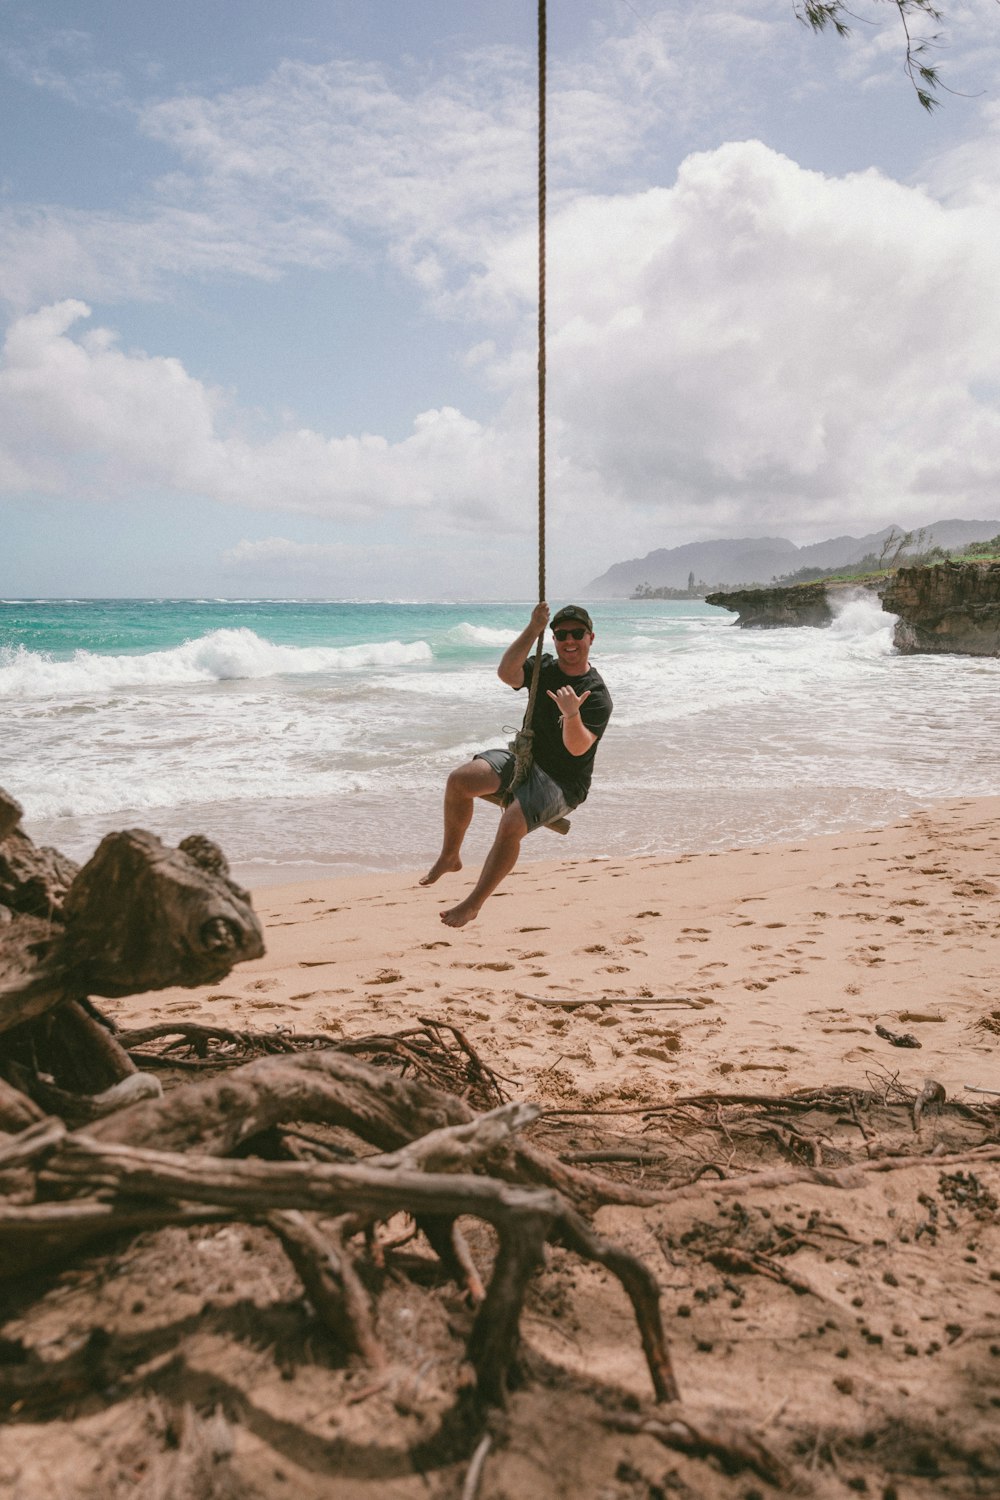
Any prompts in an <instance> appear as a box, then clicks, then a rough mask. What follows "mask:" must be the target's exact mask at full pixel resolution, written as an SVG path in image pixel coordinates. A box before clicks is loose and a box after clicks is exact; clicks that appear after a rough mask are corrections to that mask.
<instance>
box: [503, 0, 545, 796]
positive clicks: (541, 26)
mask: <svg viewBox="0 0 1000 1500" xmlns="http://www.w3.org/2000/svg"><path fill="white" fill-rule="evenodd" d="M545 4H546V0H538V602H539V603H540V604H541V603H542V601H543V600H544V598H545V379H546V365H545V292H546V288H545V259H546V243H545V218H546V212H545V211H546V167H545V154H546V110H545V104H546V93H547V89H546V63H547V54H548V35H547V32H548V28H547V20H546V13H545ZM543 644H544V631H543V632H542V634H541V635H540V636H539V637H538V645H537V647H536V649H535V664H534V671H533V672H532V674H531V687H530V688H529V690H528V706H527V708H526V709H525V712H524V723H523V724H522V726H521V728H520V729H519V730H518V732H517V734H516V735H515V736H514V739H513V741H512V743H511V749H512V750H513V752H514V775H513V777H512V778H511V783H510V787H509V788H508V790H507V792H506V793H505V794H504V798H503V803H504V806H505V807H507V806H509V805H510V803H511V802H512V800H513V797H514V792H515V790H516V789H517V787H519V786H520V785H521V783H522V782H523V781H524V780H525V778H526V777H527V775H528V773H529V771H530V770H531V762H532V753H531V747H532V741H533V740H534V737H535V735H534V730H533V729H531V727H530V725H531V720H532V716H533V714H534V712H535V700H536V698H537V697H538V682H539V678H540V677H541V666H542V647H543Z"/></svg>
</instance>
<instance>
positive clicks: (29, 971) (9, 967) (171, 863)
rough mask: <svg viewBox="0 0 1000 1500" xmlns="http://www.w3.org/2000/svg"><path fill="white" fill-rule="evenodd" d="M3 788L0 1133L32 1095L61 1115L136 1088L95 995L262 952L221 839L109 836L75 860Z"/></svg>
mask: <svg viewBox="0 0 1000 1500" xmlns="http://www.w3.org/2000/svg"><path fill="white" fill-rule="evenodd" d="M20 817H21V809H20V806H19V805H18V803H17V802H16V801H15V800H14V798H13V797H11V796H10V795H9V794H8V793H6V792H4V791H2V790H0V1130H7V1131H15V1130H18V1129H23V1128H24V1126H25V1125H26V1124H27V1123H28V1119H27V1118H25V1110H26V1109H28V1108H29V1106H30V1104H31V1103H34V1105H36V1106H38V1107H39V1108H40V1109H41V1110H43V1111H47V1112H50V1113H57V1114H59V1115H60V1116H61V1117H62V1118H64V1119H66V1120H67V1121H69V1122H70V1123H74V1124H78V1123H82V1122H84V1121H89V1120H93V1119H95V1118H98V1117H100V1116H101V1115H103V1114H106V1113H108V1112H109V1111H111V1110H113V1109H117V1108H120V1107H121V1106H122V1105H123V1104H125V1103H129V1102H132V1101H133V1100H135V1099H136V1098H138V1097H141V1096H142V1095H143V1094H144V1093H145V1094H150V1093H159V1085H158V1084H157V1083H154V1082H153V1081H152V1080H146V1081H145V1082H142V1081H139V1080H138V1079H137V1075H138V1068H137V1065H136V1064H135V1063H134V1062H133V1061H132V1059H131V1058H130V1057H129V1055H128V1053H127V1051H126V1049H125V1048H124V1047H123V1046H122V1044H121V1043H120V1042H119V1040H118V1039H117V1037H116V1036H115V1033H114V1027H113V1025H112V1024H111V1023H110V1022H109V1021H107V1020H106V1018H105V1017H104V1016H102V1015H101V1013H100V1012H99V1011H98V1010H97V1009H96V1007H95V1006H94V1005H93V1004H92V1003H91V1001H90V999H89V997H90V996H91V995H109V996H118V995H128V994H136V993H141V992H142V991H145V990H151V989H163V988H165V987H167V986H168V985H189V986H190V985H197V984H204V983H208V982H212V981H214V980H217V979H221V978H222V977H223V976H224V975H225V974H227V973H228V972H229V970H230V969H231V968H232V966H233V964H235V963H238V962H241V961H242V960H244V959H248V958H256V957H259V955H260V954H261V953H262V952H263V951H264V944H263V937H262V933H261V928H260V924H259V922H258V920H257V918H256V916H255V915H254V912H253V909H252V907H251V906H250V900H249V897H248V896H247V894H246V892H245V891H243V890H241V889H240V887H239V886H237V885H235V884H234V883H233V882H232V881H231V880H230V879H229V872H228V866H227V864H226V860H225V856H224V855H223V854H222V852H221V850H219V849H218V848H216V846H215V845H214V844H212V843H211V842H210V841H209V840H208V839H205V838H203V837H202V836H201V835H198V834H195V835H192V836H191V837H190V838H187V839H185V840H183V842H182V843H181V845H180V847H179V848H178V849H166V848H164V846H163V845H162V844H161V843H160V841H159V839H157V838H156V837H155V836H154V835H153V834H151V833H145V832H142V831H141V830H136V829H134V830H132V831H130V832H124V833H112V834H109V835H108V836H107V838H105V839H104V840H103V842H102V843H101V845H100V846H99V848H98V849H97V852H96V853H95V854H94V856H93V858H92V859H91V860H90V861H89V862H88V863H87V864H86V865H85V866H84V867H83V868H82V869H79V868H78V867H77V866H76V865H75V864H73V863H72V862H71V861H70V860H67V859H64V858H63V856H62V855H61V854H59V853H58V852H57V851H56V850H54V849H45V848H36V847H35V845H34V844H33V843H32V841H31V839H30V838H29V837H28V836H27V834H26V833H25V832H24V831H23V829H22V828H21V827H20Z"/></svg>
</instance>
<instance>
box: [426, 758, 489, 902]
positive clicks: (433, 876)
mask: <svg viewBox="0 0 1000 1500" xmlns="http://www.w3.org/2000/svg"><path fill="white" fill-rule="evenodd" d="M499 790H500V777H499V775H498V774H497V772H496V771H494V769H493V767H492V766H491V765H490V763H489V761H488V760H470V761H467V762H466V763H465V765H464V766H459V767H458V769H457V770H455V771H452V773H451V775H450V776H449V777H448V781H447V784H446V786H445V789H444V837H443V839H442V841H441V853H440V854H439V855H438V857H437V859H436V860H435V861H434V863H433V864H432V865H431V867H430V869H429V870H428V871H427V874H426V875H424V876H422V877H421V880H420V884H421V885H433V884H434V882H435V880H440V879H441V876H442V875H449V874H451V873H452V871H454V870H460V869H461V868H462V860H461V857H460V856H461V853H462V841H463V840H464V838H465V835H466V833H467V831H468V827H469V824H470V823H471V822H472V814H473V812H474V811H475V807H476V798H477V797H486V796H488V795H489V794H490V793H491V792H498V791H499Z"/></svg>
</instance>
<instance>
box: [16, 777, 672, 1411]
mask: <svg viewBox="0 0 1000 1500" xmlns="http://www.w3.org/2000/svg"><path fill="white" fill-rule="evenodd" d="M19 819H20V809H19V808H18V806H17V804H16V803H15V802H14V801H13V799H12V798H10V797H9V796H7V795H6V794H4V793H0V901H2V913H3V921H2V925H0V1131H6V1132H7V1134H6V1136H3V1135H0V1184H3V1183H6V1184H8V1185H9V1184H11V1183H14V1184H15V1186H16V1192H14V1193H13V1194H12V1195H8V1196H7V1197H6V1199H3V1198H0V1279H3V1278H8V1279H9V1278H14V1277H23V1276H24V1275H26V1274H29V1273H37V1272H38V1271H39V1270H40V1269H41V1268H43V1267H44V1266H46V1265H48V1264H52V1263H55V1262H59V1261H64V1260H65V1259H66V1258H67V1257H70V1256H72V1255H73V1254H75V1253H77V1252H78V1251H80V1250H81V1249H82V1248H83V1247H84V1246H87V1245H88V1244H90V1243H92V1242H93V1241H95V1240H97V1239H103V1238H105V1237H107V1236H108V1235H113V1234H117V1235H121V1234H127V1233H131V1232H134V1231H136V1230H139V1229H148V1228H156V1227H160V1226H164V1225H168V1224H174V1225H177V1224H180V1225H188V1226H190V1225H194V1224H205V1223H213V1222H222V1221H226V1220H233V1219H236V1220H240V1219H242V1220H245V1221H248V1222H253V1223H257V1224H263V1225H266V1226H267V1227H268V1228H269V1229H270V1230H271V1232H272V1233H273V1234H274V1235H276V1236H277V1238H278V1240H279V1241H280V1243H281V1245H282V1246H283V1248H284V1250H285V1252H286V1254H287V1255H288V1258H289V1260H290V1262H291V1264H292V1266H293V1267H294V1269H295V1270H296V1272H297V1274H298V1276H299V1278H300V1280H301V1282H302V1284H303V1287H304V1289H305V1291H306V1293H307V1295H308V1297H309V1299H310V1302H311V1304H312V1307H313V1310H314V1312H315V1314H316V1316H317V1318H318V1319H319V1320H320V1321H321V1322H322V1323H324V1324H325V1325H326V1327H327V1328H328V1329H329V1330H330V1331H331V1332H332V1333H333V1334H334V1335H335V1337H336V1338H337V1340H338V1342H339V1343H340V1344H341V1345H342V1346H343V1347H344V1348H345V1349H347V1350H348V1351H350V1352H352V1353H354V1354H356V1355H358V1356H360V1357H361V1358H363V1359H364V1360H365V1361H366V1362H367V1363H368V1364H369V1365H370V1366H372V1367H374V1368H375V1369H378V1368H379V1367H381V1366H383V1365H384V1363H385V1361H384V1356H383V1354H382V1351H381V1349H380V1347H379V1342H378V1339H377V1337H376V1334H375V1327H376V1323H375V1318H374V1311H373V1307H372V1304H371V1300H370V1294H369V1292H368V1291H367V1290H366V1285H367V1282H366V1278H365V1277H364V1276H363V1275H362V1274H360V1272H361V1259H360V1258H361V1257H362V1256H364V1255H366V1254H370V1253H373V1252H374V1253H375V1254H376V1255H378V1254H379V1253H380V1252H379V1251H378V1246H377V1242H376V1237H375V1235H374V1228H375V1226H376V1225H378V1224H379V1223H380V1222H384V1221H387V1220H388V1219H390V1218H391V1217H392V1216H394V1215H396V1214H398V1213H399V1212H400V1211H405V1212H407V1213H409V1214H411V1215H412V1216H413V1217H414V1218H415V1220H416V1223H417V1225H418V1227H419V1228H420V1229H422V1231H423V1233H424V1235H425V1237H426V1239H427V1240H428V1242H429V1244H430V1245H431V1247H432V1249H433V1250H434V1251H435V1252H436V1254H437V1256H438V1259H439V1261H440V1263H441V1266H442V1269H443V1271H444V1272H445V1273H446V1274H447V1275H449V1276H451V1277H452V1278H453V1279H455V1280H456V1281H458V1283H459V1284H460V1285H462V1286H464V1288H465V1290H466V1292H467V1294H468V1295H469V1298H470V1300H471V1302H472V1303H473V1305H474V1306H475V1307H476V1312H475V1318H474V1322H473V1325H472V1331H471V1334H470V1337H469V1341H468V1351H467V1352H468V1358H469V1360H470V1362H471V1363H472V1365H473V1367H474V1369H475V1371H476V1376H477V1385H478V1389H479V1392H480V1395H481V1396H482V1397H483V1398H484V1399H485V1400H487V1401H488V1402H500V1401H502V1400H503V1397H504V1394H505V1391H506V1387H507V1383H508V1380H509V1377H510V1374H511V1371H512V1369H513V1367H514V1365H515V1363H516V1360H517V1353H518V1342H519V1329H520V1318H521V1309H522V1304H523V1301H524V1297H525V1294H526V1290H527V1286H528V1282H529V1279H530V1278H531V1276H532V1275H533V1274H534V1272H535V1271H536V1269H537V1268H538V1266H539V1264H540V1263H541V1261H542V1259H543V1256H544V1253H545V1247H546V1244H547V1243H550V1242H553V1243H559V1244H561V1245H563V1246H564V1247H566V1248H567V1249H569V1250H570V1251H572V1252H573V1253H575V1254H577V1255H579V1256H581V1257H582V1258H584V1259H586V1260H589V1261H591V1262H595V1263H597V1264H600V1265H603V1266H605V1267H606V1268H607V1269H608V1270H609V1271H610V1272H611V1273H612V1275H613V1276H615V1277H616V1278H617V1279H618V1281H619V1282H620V1283H621V1285H622V1287H623V1288H624V1290H625V1291H626V1293H627V1295H628V1296H629V1298H630V1299H631V1301H632V1305H633V1308H634V1311H635V1316H636V1321H637V1325H638V1328H639V1332H640V1336H641V1339H642V1344H643V1349H644V1351H645V1354H646V1360H647V1364H648V1367H649V1372H650V1378H651V1381H652V1385H653V1391H654V1393H655V1396H656V1399H657V1400H658V1401H673V1400H676V1399H677V1387H676V1383H675V1381H674V1376H673V1372H672V1370H671V1366H670V1358H669V1353H668V1351H667V1346H666V1341H665V1338H664V1334H663V1327H662V1322H661V1317H660V1308H659V1290H658V1287H657V1283H656V1281H655V1279H654V1277H653V1276H652V1274H651V1273H650V1272H649V1271H648V1270H647V1268H646V1267H645V1266H644V1265H643V1264H642V1263H641V1262H640V1261H638V1260H636V1259H635V1258H634V1257H633V1256H631V1255H629V1254H628V1253H626V1252H625V1251H624V1250H623V1249H621V1247H619V1246H617V1245H615V1244H613V1243H611V1242H610V1241H608V1240H606V1239H605V1238H604V1237H603V1236H601V1235H599V1234H597V1233H596V1232H595V1231H594V1229H593V1228H592V1227H591V1225H590V1224H589V1223H588V1222H587V1221H586V1219H585V1218H584V1217H583V1216H582V1214H581V1212H580V1206H581V1205H584V1204H592V1203H600V1202H603V1201H609V1202H610V1201H626V1202H629V1201H635V1198H634V1195H633V1194H632V1192H631V1191H630V1190H628V1189H623V1188H622V1187H621V1186H620V1185H618V1184H615V1183H611V1182H608V1181H606V1180H605V1179H600V1178H596V1177H594V1176H593V1175H592V1174H589V1173H586V1172H582V1171H579V1170H578V1169H575V1168H573V1167H572V1166H567V1165H565V1164H563V1163H560V1162H559V1161H558V1159H557V1158H556V1157H553V1156H551V1155H549V1154H548V1153H546V1152H543V1151H539V1150H537V1149H535V1148H532V1147H531V1146H529V1145H526V1144H524V1143H523V1142H520V1141H517V1140H516V1139H515V1137H516V1135H517V1133H518V1132H519V1131H520V1130H521V1129H522V1128H523V1126H524V1125H526V1124H528V1123H530V1122H531V1121H533V1120H534V1119H535V1118H536V1117H537V1115H538V1114H539V1113H540V1111H539V1109H538V1108H537V1107H536V1106H531V1105H527V1104H523V1103H521V1104H518V1103H513V1104H512V1103H505V1102H503V1100H504V1098H505V1096H504V1092H503V1087H502V1081H501V1080H500V1078H499V1077H498V1076H497V1075H496V1074H495V1073H493V1072H492V1070H490V1069H489V1068H487V1067H485V1066H484V1065H483V1064H482V1063H481V1062H480V1060H479V1058H478V1057H477V1056H476V1054H475V1051H474V1049H473V1048H472V1047H471V1045H470V1044H469V1042H468V1041H467V1039H466V1038H465V1037H464V1036H463V1035H462V1033H461V1032H459V1031H457V1030H456V1029H455V1028H454V1027H452V1026H448V1025H446V1024H445V1023H442V1022H438V1021H435V1020H433V1019H432V1018H429V1017H421V1018H420V1026H419V1028H411V1029H410V1030H409V1031H408V1032H405V1033H400V1034H398V1035H395V1036H374V1037H365V1038H359V1039H355V1040H354V1041H348V1042H345V1043H341V1044H339V1046H338V1047H337V1048H334V1046H333V1044H332V1043H331V1041H330V1039H329V1038H325V1037H321V1036H311V1037H308V1038H292V1039H287V1038H285V1037H284V1036H283V1034H281V1033H275V1035H274V1036H273V1037H270V1038H265V1039H263V1042H262V1039H261V1038H259V1037H255V1036H251V1035H250V1034H248V1033H237V1032H227V1031H225V1030H224V1029H223V1028H212V1027H199V1026H189V1027H186V1028H185V1027H182V1028H180V1029H179V1030H171V1029H169V1028H161V1027H155V1028H145V1029H142V1030H135V1031H132V1032H125V1033H119V1032H118V1031H117V1028H116V1027H114V1026H113V1025H112V1024H111V1023H109V1022H108V1021H107V1020H106V1018H105V1017H104V1016H103V1015H102V1014H101V1012H100V1011H99V1009H98V1008H97V1007H96V1006H95V1005H94V1003H93V1001H92V999H91V998H90V997H91V996H94V995H97V996H101V995H105V996H121V995H127V994H131V993H138V992H143V991H147V990H150V989H157V988H162V987H165V986H167V985H176V984H184V985H197V984H202V983H206V982H213V981H215V980H217V979H219V978H221V977H222V976H223V975H224V974H226V973H227V972H228V971H229V969H230V968H231V967H232V965H233V964H234V963H237V962H239V961H241V960H242V959H246V958H252V957H256V956H257V955H258V954H260V953H261V952H262V951H263V942H262V937H261V931H260V927H259V924H258V922H257V919H256V917H255V916H254V914H253V911H252V909H251V907H250V904H249V898H248V897H247V896H246V894H245V892H243V891H241V890H240V889H239V887H237V886H236V885H234V884H233V883H232V881H231V880H230V879H229V877H228V868H227V866H226V862H225V858H224V856H223V855H222V854H221V852H220V851H219V850H218V849H217V848H216V847H215V846H214V845H212V844H210V843H209V841H208V840H206V839H203V838H201V837H198V836H196V837H193V838H190V839H185V840H184V841H183V843H182V844H181V845H180V847H179V848H178V849H176V850H170V849H165V848H164V847H163V846H162V845H161V844H160V842H159V840H158V839H156V838H155V837H154V836H153V835H152V834H149V833H145V832H141V831H138V830H132V831H130V832H125V833H116V834H109V835H108V836H107V838H105V839H104V841H103V842H102V843H101V845H100V847H99V848H98V850H97V852H96V854H95V855H94V857H93V858H92V859H91V860H90V861H89V863H88V864H87V865H85V866H84V867H83V869H81V870H77V869H76V868H75V867H74V866H72V865H71V864H69V862H68V861H64V860H63V859H62V857H61V856H60V855H58V854H57V853H56V851H54V850H37V849H35V847H34V845H32V843H31V841H30V839H28V838H27V836H26V835H25V834H24V833H23V832H22V831H21V829H20V827H19ZM164 1040H166V1043H167V1046H166V1051H165V1052H164V1051H161V1052H160V1053H159V1054H151V1053H150V1052H149V1051H148V1049H149V1047H150V1044H151V1043H153V1042H155V1041H164ZM185 1051H186V1052H187V1053H190V1052H192V1051H193V1052H194V1054H195V1056H194V1057H193V1058H191V1057H190V1056H184V1057H182V1056H179V1055H178V1054H179V1053H181V1052H185ZM261 1051H263V1052H264V1054H265V1055H263V1056H259V1055H258V1056H255V1053H259V1052H261ZM351 1053H355V1054H360V1055H353V1056H352V1055H350V1054H351ZM362 1056H364V1057H365V1058H366V1059H368V1060H365V1061H362V1060H361V1058H362ZM154 1057H155V1063H154V1061H153V1059H154ZM248 1057H249V1058H253V1060H252V1061H245V1059H246V1058H248ZM178 1062H184V1063H187V1065H188V1066H189V1067H190V1066H195V1067H204V1068H205V1069H206V1070H208V1069H213V1070H214V1073H213V1076H206V1074H205V1073H204V1072H203V1073H201V1074H200V1076H198V1078H197V1081H195V1082H192V1083H187V1084H184V1085H182V1086H180V1087H176V1088H174V1089H172V1090H171V1091H170V1092H169V1093H167V1094H166V1095H164V1094H163V1093H162V1090H161V1088H160V1085H159V1082H158V1081H157V1080H156V1079H155V1078H154V1077H153V1075H152V1074H151V1073H150V1072H148V1071H147V1069H148V1068H149V1067H151V1066H157V1065H158V1066H164V1067H167V1068H169V1067H170V1066H171V1065H172V1064H176V1063H178ZM375 1062H379V1063H388V1064H390V1066H391V1068H392V1071H389V1069H387V1068H386V1067H384V1066H375V1065H373V1064H374V1063H375ZM234 1064H235V1066H234ZM400 1070H402V1071H404V1072H407V1073H409V1074H410V1075H412V1076H409V1077H402V1076H399V1072H400ZM189 1076H190V1075H189ZM441 1084H445V1085H446V1087H441V1086H440V1085H441ZM456 1090H457V1091H456ZM460 1094H461V1095H465V1094H468V1095H470V1096H473V1097H477V1098H478V1099H480V1100H484V1099H485V1100H486V1101H487V1102H488V1103H490V1104H493V1103H495V1104H497V1105H499V1107H498V1108H494V1109H488V1110H487V1112H486V1113H481V1112H478V1111H477V1110H475V1109H474V1108H473V1107H472V1105H471V1103H470V1102H469V1101H468V1100H467V1099H466V1098H465V1097H460ZM308 1124H312V1125H314V1126H318V1127H319V1128H320V1129H321V1130H323V1131H326V1132H327V1133H329V1131H330V1130H331V1129H335V1130H337V1131H339V1132H340V1133H341V1134H343V1133H344V1132H347V1133H349V1135H350V1137H351V1139H352V1140H353V1141H354V1143H355V1149H354V1150H353V1154H352V1152H351V1150H350V1149H348V1150H347V1151H346V1153H345V1151H344V1148H343V1147H342V1146H341V1145H339V1144H338V1146H337V1149H336V1150H332V1149H330V1148H328V1147H327V1146H326V1145H325V1144H324V1141H323V1140H317V1141H314V1142H312V1143H310V1142H309V1141H308V1138H306V1137H304V1136H303V1135H302V1132H301V1127H302V1126H303V1125H308ZM76 1126H79V1127H82V1128H79V1129H75V1130H74V1128H73V1127H76ZM286 1129H287V1130H288V1132H289V1133H288V1135H287V1136H285V1135H283V1131H284V1130H286ZM286 1141H287V1143H288V1144H287V1145H285V1142H286ZM275 1150H277V1153H278V1154H279V1155H284V1156H286V1157H287V1156H291V1157H293V1158H294V1159H293V1160H291V1161H289V1160H277V1161H275V1160H266V1161H265V1160H260V1159H259V1156H260V1154H261V1153H262V1152H263V1153H265V1154H268V1155H273V1154H274V1152H275ZM237 1153H239V1156H240V1158H241V1159H239V1160H233V1159H232V1158H233V1156H234V1155H235V1154H237ZM255 1153H256V1154H255ZM344 1154H346V1155H347V1156H348V1160H346V1161H345V1160H343V1159H342V1156H343V1155H344ZM317 1157H319V1158H320V1159H318V1160H317ZM243 1158H250V1159H243ZM0 1190H2V1187H0ZM8 1191H9V1189H8ZM465 1216H473V1217H478V1218H479V1219H482V1220H484V1221H486V1222H487V1223H489V1224H490V1225H492V1227H493V1229H494V1230H495V1232H496V1241H497V1246H496V1252H495V1255H494V1257H493V1263H492V1267H491V1269H490V1271H489V1274H488V1276H486V1277H485V1278H484V1279H485V1285H484V1279H481V1274H480V1271H479V1270H478V1268H477V1267H476V1266H475V1264H474V1263H473V1260H472V1256H471V1254H470V1252H469V1249H468V1246H467V1245H466V1244H465V1241H464V1239H463V1237H462V1235H461V1232H460V1230H459V1228H458V1223H457V1221H458V1220H459V1219H460V1218H462V1217H465ZM86 1365H87V1361H86V1360H85V1361H84V1366H85V1367H86ZM76 1373H78V1372H76ZM36 1375H37V1376H39V1378H42V1376H41V1375H40V1374H39V1372H34V1375H33V1377H32V1378H33V1379H34V1378H35V1376H36ZM74 1378H75V1377H74Z"/></svg>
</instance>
